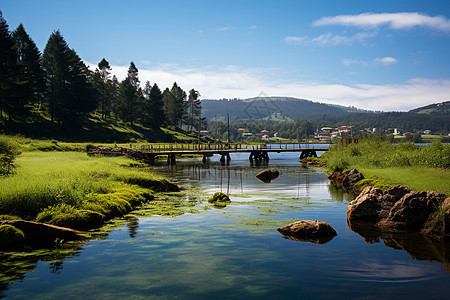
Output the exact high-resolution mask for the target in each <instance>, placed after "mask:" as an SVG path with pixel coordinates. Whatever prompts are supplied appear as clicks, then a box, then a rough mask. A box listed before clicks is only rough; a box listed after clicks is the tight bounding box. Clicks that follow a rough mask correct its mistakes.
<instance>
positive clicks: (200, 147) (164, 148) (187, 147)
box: [141, 143, 328, 152]
mask: <svg viewBox="0 0 450 300" xmlns="http://www.w3.org/2000/svg"><path fill="white" fill-rule="evenodd" d="M309 148H313V146H312V145H311V144H289V143H285V144H282V143H280V144H258V145H251V146H248V145H242V144H219V143H217V144H147V145H142V146H141V151H142V152H172V151H221V150H266V149H270V150H277V149H280V150H288V149H309ZM314 148H315V149H317V148H318V147H314ZM320 148H322V147H320ZM323 149H324V150H326V149H328V147H323Z"/></svg>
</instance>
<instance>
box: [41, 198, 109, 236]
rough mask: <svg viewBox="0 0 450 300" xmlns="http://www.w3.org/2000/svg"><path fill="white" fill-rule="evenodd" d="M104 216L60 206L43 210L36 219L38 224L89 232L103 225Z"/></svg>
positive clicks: (68, 206) (69, 206)
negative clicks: (88, 230)
mask: <svg viewBox="0 0 450 300" xmlns="http://www.w3.org/2000/svg"><path fill="white" fill-rule="evenodd" d="M103 217H104V215H103V214H101V213H99V212H95V211H91V210H84V209H77V208H75V207H73V206H71V205H67V204H59V205H56V206H52V207H48V208H46V209H44V210H42V212H41V213H39V215H38V216H37V217H36V221H37V222H43V223H47V224H53V225H57V226H62V227H69V228H73V229H79V230H87V229H91V228H96V227H99V226H101V225H102V224H103Z"/></svg>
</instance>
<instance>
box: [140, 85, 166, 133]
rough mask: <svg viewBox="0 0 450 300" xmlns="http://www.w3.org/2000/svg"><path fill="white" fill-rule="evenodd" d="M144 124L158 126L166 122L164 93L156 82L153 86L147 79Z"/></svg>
mask: <svg viewBox="0 0 450 300" xmlns="http://www.w3.org/2000/svg"><path fill="white" fill-rule="evenodd" d="M144 95H145V96H146V97H145V98H146V99H145V100H146V101H145V103H144V124H146V125H148V126H151V127H153V128H158V127H160V126H161V125H162V124H163V123H164V120H165V118H164V110H163V105H164V103H163V94H162V93H161V90H160V89H159V87H158V85H157V84H156V83H155V84H154V85H153V87H152V86H151V85H150V83H149V82H148V81H147V83H146V85H145V89H144Z"/></svg>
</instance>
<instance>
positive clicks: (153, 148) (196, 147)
mask: <svg viewBox="0 0 450 300" xmlns="http://www.w3.org/2000/svg"><path fill="white" fill-rule="evenodd" d="M240 149H246V146H243V145H242V144H148V145H142V146H141V151H142V152H170V151H206V150H210V151H221V150H240Z"/></svg>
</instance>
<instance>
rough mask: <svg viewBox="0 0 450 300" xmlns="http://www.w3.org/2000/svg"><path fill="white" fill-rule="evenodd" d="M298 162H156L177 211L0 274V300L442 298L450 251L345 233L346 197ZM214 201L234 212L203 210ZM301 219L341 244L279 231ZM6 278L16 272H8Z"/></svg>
mask: <svg viewBox="0 0 450 300" xmlns="http://www.w3.org/2000/svg"><path fill="white" fill-rule="evenodd" d="M298 155H299V154H298V153H285V154H276V153H274V154H270V161H269V162H268V164H266V165H256V164H250V162H249V160H248V154H232V156H231V158H232V160H231V162H230V164H229V166H222V165H221V164H220V162H219V158H220V157H218V156H214V157H212V158H210V159H209V160H208V162H207V163H206V164H203V163H202V161H201V158H190V159H182V160H177V162H176V165H174V166H168V165H167V164H166V161H165V160H161V161H159V162H157V163H156V165H155V166H152V167H150V170H151V171H152V172H156V173H159V174H162V175H164V176H166V177H167V178H170V179H171V180H173V181H174V182H175V183H177V184H178V185H180V186H182V187H183V188H184V190H185V192H182V193H181V194H180V195H178V196H176V195H165V197H167V198H171V197H175V198H176V199H177V201H174V202H173V203H172V206H173V207H172V208H173V209H176V211H178V212H179V213H176V214H163V215H162V216H161V215H152V213H151V210H150V213H149V211H147V212H146V213H143V212H141V213H140V212H136V213H134V214H132V216H131V217H130V216H128V217H127V218H124V219H123V220H122V221H123V224H122V225H119V226H118V227H117V228H115V229H114V230H112V231H111V232H109V233H108V234H107V236H104V237H101V238H98V239H95V240H90V241H87V242H85V243H84V244H83V245H80V246H78V247H77V249H75V250H73V249H72V250H71V251H70V252H68V253H62V252H61V253H59V254H53V256H52V255H50V256H43V258H42V259H37V260H35V261H33V262H31V263H30V262H28V263H27V262H24V261H21V262H20V263H21V264H22V265H19V266H17V265H14V266H13V264H10V265H4V264H3V265H1V266H0V276H1V277H0V278H2V284H0V298H2V297H5V298H7V299H58V298H63V297H64V298H66V299H125V298H126V299H298V298H305V299H311V298H321V299H323V298H332V299H336V298H341V299H349V298H368V299H372V298H376V299H380V298H388V299H393V298H395V299H425V298H427V299H429V298H433V299H448V297H449V295H450V275H449V272H448V271H447V270H449V271H450V264H449V261H450V259H449V256H450V254H449V253H448V252H450V247H449V245H448V244H445V243H441V242H437V241H433V240H430V239H427V238H426V237H424V236H422V235H419V234H394V233H383V232H379V231H377V230H374V229H373V228H371V227H364V226H356V225H351V224H349V225H348V224H347V218H346V209H347V206H348V203H349V202H350V201H351V200H352V199H353V198H352V196H351V195H349V194H347V193H345V192H343V191H342V190H338V189H336V188H334V187H333V186H331V185H330V183H329V180H328V178H327V176H326V174H324V173H323V171H322V170H321V169H320V168H312V167H311V168H304V167H302V166H301V164H300V163H299V162H298ZM266 168H276V169H277V170H278V171H279V172H280V176H279V177H278V178H277V179H275V180H273V181H272V182H271V183H263V182H261V181H259V180H258V179H256V178H255V177H254V175H255V174H257V173H258V172H259V171H261V170H264V169H266ZM215 192H224V193H227V194H229V196H230V199H231V203H230V204H229V205H227V206H226V207H224V208H216V207H214V206H213V205H212V204H210V203H208V201H207V199H208V197H211V196H212V194H214V193H215ZM144 211H145V210H144ZM301 219H305V220H322V221H325V222H327V223H329V224H330V225H331V226H332V227H333V228H334V229H335V230H336V232H337V234H338V235H337V236H336V237H335V238H334V239H332V240H331V241H329V242H328V243H325V244H314V243H308V242H299V241H293V240H289V239H286V238H284V237H283V236H282V235H281V234H280V233H279V232H278V231H277V228H278V227H281V226H284V225H287V224H289V223H292V222H294V221H296V220H301ZM8 268H10V269H8ZM14 268H16V269H17V268H24V271H23V272H22V273H21V275H20V276H18V275H17V274H9V273H8V271H10V270H12V269H14ZM10 273H11V272H10ZM8 274H9V275H8ZM7 276H10V277H11V279H12V280H10V281H7V280H6V279H5V278H6V277H7Z"/></svg>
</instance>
